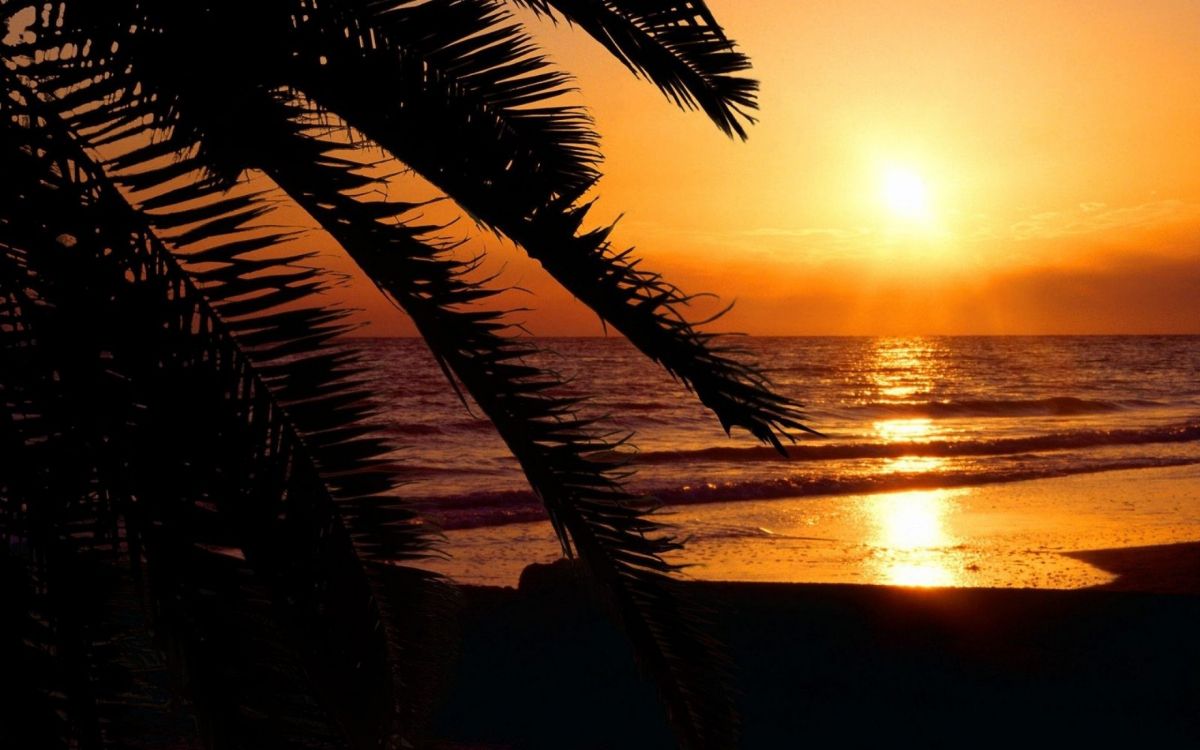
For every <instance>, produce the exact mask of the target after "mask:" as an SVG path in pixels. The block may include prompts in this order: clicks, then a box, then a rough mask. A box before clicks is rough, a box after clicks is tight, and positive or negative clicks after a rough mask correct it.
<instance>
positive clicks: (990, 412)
mask: <svg viewBox="0 0 1200 750" xmlns="http://www.w3.org/2000/svg"><path fill="white" fill-rule="evenodd" d="M1157 405H1159V404H1157V403H1155V402H1153V401H1141V400H1130V401H1122V402H1115V401H1092V400H1089V399H1083V398H1076V397H1074V396H1052V397H1049V398H1035V399H1012V400H999V401H992V400H984V399H966V400H960V401H916V402H899V403H897V402H889V401H877V402H871V403H867V404H859V405H857V406H852V407H850V410H852V411H854V412H859V413H865V414H869V415H875V416H887V417H925V418H929V419H945V418H954V417H1034V416H1039V417H1074V416H1081V415H1085V414H1105V413H1109V412H1114V411H1120V410H1122V409H1124V408H1127V407H1136V406H1157Z"/></svg>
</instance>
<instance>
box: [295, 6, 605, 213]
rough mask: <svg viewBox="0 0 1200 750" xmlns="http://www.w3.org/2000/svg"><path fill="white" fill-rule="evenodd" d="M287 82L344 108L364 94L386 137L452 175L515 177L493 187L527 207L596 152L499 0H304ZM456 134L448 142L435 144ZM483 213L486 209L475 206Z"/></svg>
mask: <svg viewBox="0 0 1200 750" xmlns="http://www.w3.org/2000/svg"><path fill="white" fill-rule="evenodd" d="M300 5H301V10H298V11H297V12H296V14H295V18H294V24H295V27H296V30H295V32H294V33H293V34H292V36H291V40H292V43H293V49H292V53H291V55H290V57H289V66H288V69H287V71H286V75H287V79H288V80H287V83H289V84H290V85H293V86H296V87H298V88H299V89H301V90H303V91H305V92H307V93H308V94H310V95H312V96H314V97H316V98H318V99H319V100H320V101H322V103H323V104H325V105H326V106H328V107H330V108H331V109H333V110H335V111H340V108H339V102H340V101H346V102H352V103H355V104H356V105H357V104H358V103H361V102H364V101H371V102H373V105H374V106H375V107H376V108H377V111H378V113H379V114H380V115H382V116H384V117H386V118H387V119H388V121H389V125H388V127H389V130H390V132H391V134H392V136H393V137H394V138H397V139H403V140H405V141H408V142H410V143H412V144H413V145H414V146H420V147H423V148H433V149H435V150H436V152H437V153H436V166H435V165H434V164H433V163H431V164H430V169H431V170H435V171H437V172H438V173H441V174H446V175H453V176H454V179H456V180H464V179H469V180H474V181H479V182H481V183H485V184H492V183H494V184H497V185H500V184H514V183H515V184H521V185H522V186H523V188H522V190H521V191H520V192H516V193H510V194H508V195H507V196H505V195H504V194H503V193H502V192H500V191H497V192H496V193H495V194H494V195H493V197H494V198H497V199H501V200H503V202H504V206H505V207H506V208H505V210H506V211H507V212H515V213H517V214H519V215H526V214H528V213H529V212H530V211H532V210H534V209H535V208H536V207H537V206H538V205H540V204H541V203H543V202H545V201H546V200H548V199H550V198H551V197H552V196H557V195H564V194H568V193H578V192H582V191H583V190H584V189H586V187H587V186H589V185H591V184H592V182H593V181H594V180H595V178H596V176H597V171H596V165H597V164H598V163H599V161H600V154H599V151H598V150H597V143H598V136H597V135H596V133H595V131H594V130H593V129H592V127H591V119H590V117H589V116H588V115H587V113H586V111H584V110H583V109H582V108H580V107H577V106H571V105H564V104H562V103H561V101H560V97H561V95H562V94H563V93H565V92H566V91H568V90H569V86H570V79H569V77H568V76H567V75H565V74H564V73H562V72H560V71H558V70H557V69H555V68H554V67H553V66H552V65H550V63H549V62H548V61H547V60H546V59H545V57H544V56H543V55H542V54H541V53H540V52H539V50H538V48H537V46H536V45H535V44H534V43H533V41H532V39H530V37H529V36H528V35H527V34H525V33H524V31H523V30H522V27H521V26H520V25H519V24H518V23H517V21H516V19H515V18H513V16H512V15H511V13H510V11H509V10H508V9H507V8H505V7H504V4H503V3H501V2H495V1H493V0H416V1H414V0H385V1H383V2H380V1H379V0H329V1H328V2H326V1H325V0H322V1H321V2H312V1H309V0H302V1H301V2H300ZM449 144H454V147H453V149H443V148H442V147H443V146H445V145H449ZM477 218H479V219H481V220H484V221H487V220H488V218H487V216H485V215H483V214H480V215H478V217H477Z"/></svg>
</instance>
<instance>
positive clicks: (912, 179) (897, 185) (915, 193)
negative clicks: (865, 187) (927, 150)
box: [880, 166, 930, 222]
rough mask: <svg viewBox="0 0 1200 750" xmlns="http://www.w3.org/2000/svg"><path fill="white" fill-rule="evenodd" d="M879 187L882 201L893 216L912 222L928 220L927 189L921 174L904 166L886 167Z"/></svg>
mask: <svg viewBox="0 0 1200 750" xmlns="http://www.w3.org/2000/svg"><path fill="white" fill-rule="evenodd" d="M880 188H881V189H880V194H881V196H882V198H883V203H884V205H885V206H887V209H888V211H890V212H891V213H892V215H893V216H896V217H897V218H900V219H904V220H906V221H914V222H924V221H928V220H929V218H930V207H929V190H928V188H926V187H925V180H923V179H921V175H919V174H917V173H916V172H914V171H913V170H911V169H906V168H904V167H895V166H892V167H888V168H886V169H885V170H884V172H883V179H882V181H881V185H880Z"/></svg>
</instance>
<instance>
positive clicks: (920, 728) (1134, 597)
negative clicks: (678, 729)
mask: <svg viewBox="0 0 1200 750" xmlns="http://www.w3.org/2000/svg"><path fill="white" fill-rule="evenodd" d="M1198 554H1200V544H1196V545H1185V546H1179V547H1171V548H1149V549H1143V550H1139V551H1137V552H1136V553H1134V552H1132V551H1130V550H1125V551H1123V552H1122V554H1121V555H1117V556H1113V557H1111V560H1115V561H1118V563H1119V567H1121V568H1122V569H1123V570H1129V571H1136V573H1135V575H1137V576H1142V575H1147V576H1148V575H1151V572H1152V571H1153V570H1162V569H1163V566H1164V565H1165V566H1166V567H1168V568H1172V567H1178V566H1177V565H1176V564H1175V563H1177V562H1179V561H1180V560H1181V559H1187V560H1194V559H1195V556H1196V555H1198ZM1096 556H1097V557H1101V556H1103V555H1100V554H1099V553H1097V555H1096ZM1134 558H1137V560H1138V562H1137V563H1136V564H1133V563H1132V562H1131V561H1132V560H1133V559H1134ZM1114 567H1118V565H1114ZM1197 577H1200V574H1198V573H1197V572H1196V571H1193V573H1192V575H1191V577H1190V580H1189V582H1188V583H1187V586H1186V588H1188V590H1190V591H1191V593H1190V594H1178V593H1177V594H1160V593H1147V592H1132V591H1120V590H1102V589H1086V590H1077V591H1044V590H1043V591H1039V590H1020V589H962V588H960V589H913V588H909V589H905V588H898V587H884V586H854V585H836V584H771V583H715V582H690V583H684V584H682V585H683V586H685V587H687V589H688V590H689V591H690V595H691V596H693V597H694V598H696V599H699V600H701V601H703V602H704V603H706V604H708V605H710V606H711V607H712V609H713V610H714V611H715V613H716V614H715V617H716V627H717V629H718V631H719V632H721V633H722V634H723V637H724V639H725V641H726V643H727V644H728V646H729V651H730V654H731V656H732V657H733V662H734V664H735V665H736V671H737V674H738V686H739V691H740V695H741V697H740V701H739V708H740V714H741V717H742V721H743V725H744V726H743V731H744V747H746V748H780V747H796V746H816V747H825V746H845V747H855V746H874V745H877V744H887V745H892V746H897V747H910V746H922V747H950V746H954V747H991V746H1001V745H1011V744H1013V743H1019V744H1021V745H1025V746H1035V747H1044V746H1048V745H1050V744H1061V745H1063V746H1065V747H1078V746H1082V745H1084V744H1088V743H1091V744H1094V745H1095V746H1097V747H1108V746H1112V745H1114V744H1117V743H1121V742H1133V743H1136V745H1135V746H1139V747H1159V746H1161V747H1168V746H1170V747H1182V746H1195V743H1196V742H1197V741H1200V711H1197V710H1196V709H1197V707H1198V706H1200V639H1198V638H1197V637H1196V632H1197V631H1196V626H1197V624H1200V595H1198V593H1197V592H1200V589H1198V588H1197V587H1196V583H1197V580H1196V579H1197ZM1121 578H1122V576H1118V577H1117V579H1116V581H1120V580H1121ZM1131 580H1132V579H1131ZM1177 582H1178V581H1177ZM1110 586H1114V587H1116V583H1115V581H1114V583H1113V584H1110ZM466 590H467V597H466V599H467V607H466V616H465V625H464V632H465V639H464V647H463V652H462V659H461V661H460V662H459V666H458V668H457V672H456V674H455V679H454V682H453V688H452V689H451V691H450V693H449V695H448V696H447V699H446V701H445V702H444V704H443V708H442V710H441V712H440V714H439V717H438V731H439V732H440V733H441V734H442V736H444V737H446V738H447V740H449V741H450V744H449V745H447V747H458V748H466V747H470V748H500V747H506V748H507V747H522V748H552V747H553V748H610V747H621V748H669V747H673V744H672V741H671V736H670V734H669V732H668V730H667V727H666V725H665V723H664V720H663V718H662V715H661V713H660V712H659V709H658V706H657V704H656V701H655V699H654V691H653V688H652V687H651V686H650V685H649V684H648V683H647V682H646V681H645V680H644V679H642V678H640V677H639V676H638V674H637V673H636V671H635V669H634V667H633V665H632V657H631V656H630V654H629V651H628V648H627V646H626V645H625V643H624V641H623V639H622V636H621V635H620V633H619V632H618V631H617V630H616V629H615V628H614V627H613V626H612V625H611V624H610V623H609V621H608V620H607V619H606V617H605V616H604V615H603V614H601V612H600V610H599V609H598V608H597V607H596V606H595V604H594V602H591V601H589V600H587V599H586V598H585V597H584V596H583V595H582V594H580V593H579V590H578V589H577V588H576V587H574V586H572V585H571V582H570V581H567V580H563V578H562V576H561V575H557V574H552V575H550V576H549V577H542V580H540V581H539V582H538V583H537V584H536V585H533V586H527V587H525V588H524V589H521V590H518V589H510V588H496V587H467V589H466Z"/></svg>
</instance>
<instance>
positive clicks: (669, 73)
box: [512, 0, 758, 140]
mask: <svg viewBox="0 0 1200 750" xmlns="http://www.w3.org/2000/svg"><path fill="white" fill-rule="evenodd" d="M512 1H513V2H515V3H516V4H517V5H523V6H525V7H527V8H529V9H530V10H532V11H534V12H535V13H537V14H539V15H543V16H547V17H549V18H552V19H558V18H559V17H560V16H561V17H562V18H564V19H566V20H567V21H568V22H570V23H572V24H575V25H577V26H579V27H580V28H581V29H583V30H584V31H586V32H587V33H588V34H590V35H591V36H592V37H593V38H594V39H595V40H596V41H598V42H599V43H600V44H602V45H603V46H604V48H605V49H607V50H608V51H609V52H611V53H612V54H613V56H615V57H616V58H617V59H618V60H620V61H621V62H622V63H623V64H624V65H625V67H627V68H629V69H630V70H631V71H633V73H634V75H640V76H645V77H646V78H647V79H649V80H650V81H652V82H654V84H655V85H657V86H658V88H659V89H660V90H661V91H662V92H663V94H665V95H666V96H667V98H668V99H670V100H671V101H672V102H674V103H675V105H676V106H679V107H685V108H688V109H695V108H699V109H701V110H703V111H704V113H705V114H707V115H708V116H709V118H710V119H711V120H712V121H713V123H715V124H716V126H717V127H718V128H720V129H721V131H722V132H724V133H725V134H726V135H728V136H735V135H736V136H737V137H739V138H741V139H743V140H745V139H746V128H745V125H746V124H752V123H754V122H755V120H754V117H752V116H751V115H750V111H751V110H755V109H757V108H758V101H757V97H756V95H757V92H758V82H757V81H755V80H753V79H750V78H746V77H744V76H741V75H737V74H738V73H743V72H745V71H747V70H749V69H750V59H749V58H747V57H746V56H745V55H744V54H743V53H741V52H739V51H738V50H737V49H736V48H735V46H734V43H733V42H732V41H730V40H729V38H728V37H726V35H725V31H724V30H723V29H722V28H721V26H720V24H718V23H717V19H716V18H714V17H713V14H712V11H710V10H709V9H708V4H707V3H705V2H704V1H703V0H683V1H682V2H680V1H678V0H512Z"/></svg>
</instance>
